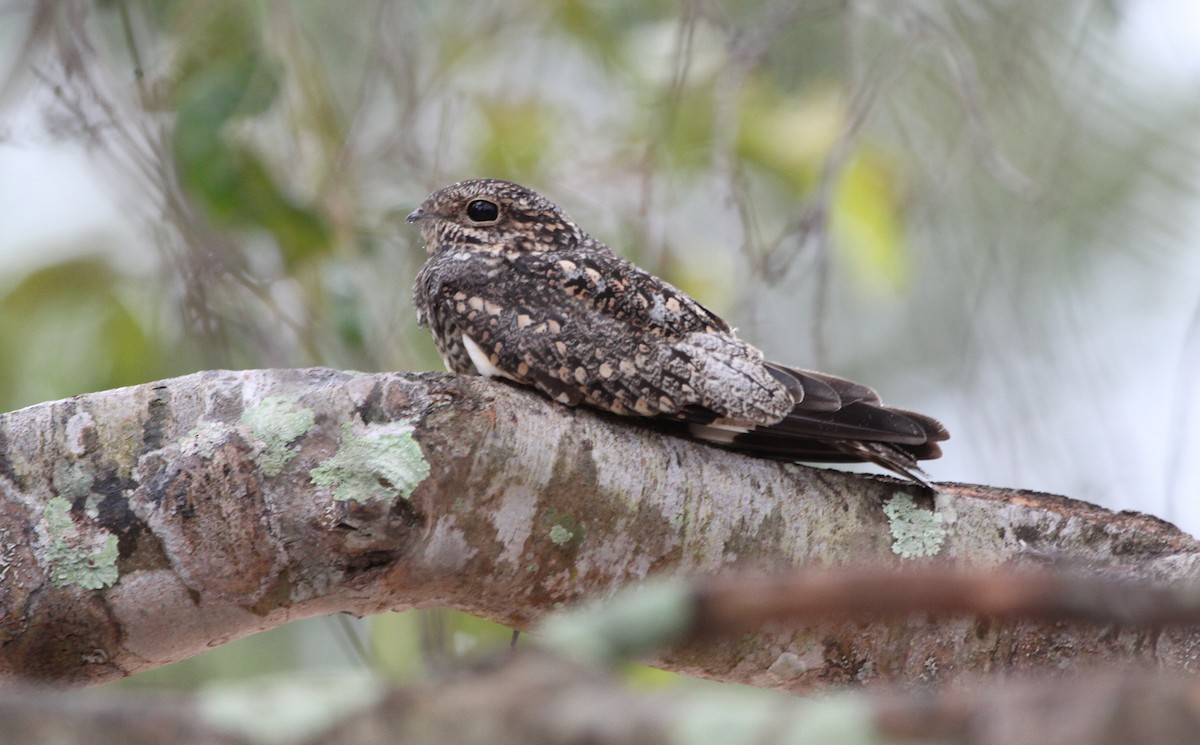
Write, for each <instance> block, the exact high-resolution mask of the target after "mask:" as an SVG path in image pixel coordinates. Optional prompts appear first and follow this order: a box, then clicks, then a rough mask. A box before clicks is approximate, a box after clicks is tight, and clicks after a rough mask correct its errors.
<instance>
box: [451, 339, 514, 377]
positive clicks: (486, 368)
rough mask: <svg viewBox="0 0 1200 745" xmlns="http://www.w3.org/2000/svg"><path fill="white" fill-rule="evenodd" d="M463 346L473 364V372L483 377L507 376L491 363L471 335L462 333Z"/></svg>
mask: <svg viewBox="0 0 1200 745" xmlns="http://www.w3.org/2000/svg"><path fill="white" fill-rule="evenodd" d="M462 340H463V346H464V347H466V348H467V355H468V356H469V357H470V358H471V364H473V365H475V372H477V373H479V374H480V375H482V376H483V377H485V378H507V377H508V376H507V375H505V374H504V371H503V370H501V369H500V368H498V367H496V366H495V365H493V364H492V361H491V360H489V359H488V356H487V355H486V354H484V353H483V350H482V349H480V348H479V345H478V344H476V343H475V340H474V339H472V338H471V337H469V336H467V335H466V334H463V338H462Z"/></svg>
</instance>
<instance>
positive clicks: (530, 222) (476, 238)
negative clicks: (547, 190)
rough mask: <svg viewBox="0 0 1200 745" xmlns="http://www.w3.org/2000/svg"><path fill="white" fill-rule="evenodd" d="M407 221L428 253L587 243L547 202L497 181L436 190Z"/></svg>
mask: <svg viewBox="0 0 1200 745" xmlns="http://www.w3.org/2000/svg"><path fill="white" fill-rule="evenodd" d="M405 219H406V220H407V221H408V222H411V223H416V224H417V226H418V227H419V228H420V229H421V238H422V239H423V240H424V241H425V250H426V251H427V252H428V253H430V254H434V253H437V252H438V251H440V250H442V249H443V248H446V247H449V246H456V247H468V246H477V247H480V248H484V249H494V250H498V249H500V248H505V247H509V248H514V249H518V250H528V251H553V250H555V249H559V248H564V247H567V246H571V245H574V244H576V243H578V242H579V241H580V240H581V239H582V238H583V231H582V230H581V229H580V228H579V226H578V225H576V224H575V223H573V222H572V221H571V219H570V218H569V217H567V216H566V215H565V214H564V213H563V211H562V210H560V209H559V208H558V206H557V205H555V204H554V203H553V202H551V201H550V200H549V199H546V198H545V197H543V196H542V195H541V194H538V193H537V192H536V191H533V190H532V189H527V188H525V187H524V186H521V185H519V184H514V183H512V182H509V181H501V180H499V179H468V180H467V181H459V182H458V183H457V184H451V185H450V186H447V187H445V188H444V189H438V190H437V191H435V192H434V193H432V194H430V195H429V197H428V198H427V199H426V200H425V201H424V202H422V203H421V206H420V207H418V208H417V209H415V210H413V211H412V213H411V214H409V216H408V217H407V218H405Z"/></svg>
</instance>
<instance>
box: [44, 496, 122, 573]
mask: <svg viewBox="0 0 1200 745" xmlns="http://www.w3.org/2000/svg"><path fill="white" fill-rule="evenodd" d="M42 520H43V521H44V523H45V526H46V532H47V533H48V534H49V536H50V545H49V546H48V547H47V549H46V558H47V559H48V560H49V562H50V567H51V574H50V579H51V581H52V582H53V583H54V586H55V587H69V586H72V585H73V586H76V587H82V588H83V589H85V590H100V589H103V588H105V587H108V586H109V585H112V584H113V583H115V582H116V581H117V576H118V575H117V537H116V536H115V535H113V534H112V533H109V532H108V531H105V530H99V529H97V530H96V532H95V533H93V534H92V535H85V534H84V533H83V532H82V531H80V530H79V527H78V526H76V525H75V521H74V520H72V519H71V503H70V502H68V501H67V500H66V499H64V498H62V497H54V498H53V499H51V500H50V501H49V502H47V503H46V508H45V511H44V512H43V515H42Z"/></svg>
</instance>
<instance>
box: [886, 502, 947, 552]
mask: <svg viewBox="0 0 1200 745" xmlns="http://www.w3.org/2000/svg"><path fill="white" fill-rule="evenodd" d="M883 514H885V515H887V518H888V525H889V527H890V528H891V531H892V538H893V539H894V540H893V541H892V553H895V554H899V555H900V556H902V557H903V558H905V559H919V558H922V557H926V556H934V555H936V554H937V553H938V552H939V551H941V550H942V545H943V544H944V543H945V542H946V528H945V526H944V525H943V524H942V516H941V514H939V513H938V512H936V511H930V510H927V509H923V508H921V507H918V506H917V503H916V502H914V501H913V498H912V497H911V496H909V495H908V494H897V495H896V496H894V497H892V498H891V499H889V500H888V501H887V504H885V505H884V507H883Z"/></svg>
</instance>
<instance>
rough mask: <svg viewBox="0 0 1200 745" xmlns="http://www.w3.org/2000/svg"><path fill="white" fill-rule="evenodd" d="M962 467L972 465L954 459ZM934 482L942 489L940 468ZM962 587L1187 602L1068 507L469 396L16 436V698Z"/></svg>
mask: <svg viewBox="0 0 1200 745" xmlns="http://www.w3.org/2000/svg"><path fill="white" fill-rule="evenodd" d="M952 446H955V447H969V446H970V444H969V443H965V442H964V443H952ZM935 465H936V464H935ZM936 561H950V562H953V563H955V564H957V565H959V566H963V567H970V568H982V569H987V568H995V567H1000V566H1006V567H1016V568H1020V567H1022V566H1030V565H1039V566H1040V565H1044V564H1045V563H1047V562H1052V561H1053V562H1065V563H1067V564H1069V565H1070V566H1079V567H1086V568H1088V569H1089V570H1093V571H1100V572H1101V573H1103V574H1105V575H1107V576H1112V577H1114V578H1119V579H1123V580H1132V581H1146V582H1174V581H1179V580H1189V579H1195V578H1196V574H1197V568H1196V567H1197V543H1196V541H1195V540H1194V539H1192V538H1191V537H1189V536H1187V535H1185V534H1183V533H1182V532H1180V531H1179V530H1178V529H1176V528H1174V527H1173V526H1171V525H1169V524H1167V523H1164V522H1162V521H1160V520H1157V519H1155V518H1152V517H1148V516H1145V515H1140V514H1135V513H1113V512H1110V511H1107V510H1103V509H1100V508H1098V507H1095V506H1092V505H1088V504H1085V503H1081V502H1077V501H1073V500H1070V499H1066V498H1063V497H1057V496H1052V495H1047V494H1037V493H1031V492H1020V491H1012V490H1005V489H995V488H990V487H981V486H969V485H960V484H943V485H939V491H938V494H937V495H936V497H929V496H927V495H923V494H922V493H921V492H920V490H919V489H916V488H915V487H914V486H912V485H910V484H906V483H902V482H899V481H896V480H894V479H890V478H885V477H874V476H865V475H861V474H848V473H840V472H836V471H831V470H819V469H813V468H807V467H803V466H795V465H785V464H779V463H773V462H766V461H759V460H754V459H750V458H746V457H744V456H740V455H737V454H734V453H729V452H725V451H722V450H719V449H715V448H712V447H708V446H705V445H701V444H696V443H691V442H688V441H685V440H681V439H677V438H674V437H671V436H668V435H665V434H662V433H659V432H656V431H653V430H650V429H647V428H644V427H639V426H633V425H631V424H629V423H627V422H624V421H620V420H617V419H615V418H613V417H608V416H603V415H598V414H595V413H592V412H589V411H583V410H573V409H569V408H566V407H563V406H559V405H556V404H553V403H551V402H548V401H546V400H545V399H543V398H541V397H540V396H537V395H536V394H531V393H528V392H525V391H521V390H516V389H514V388H512V387H509V386H506V385H503V384H498V383H494V382H491V381H487V380H484V379H480V378H464V377H455V376H448V375H440V374H436V375H435V374H399V373H381V374H362V373H350V372H338V371H333V370H326V369H312V370H256V371H245V372H226V371H214V372H203V373H197V374H194V375H189V376H186V377H182V378H176V379H172V380H166V381H161V382H157V383H150V384H146V385H141V386H134V387H130V388H123V389H118V390H112V391H104V392H100V393H95V394H88V395H82V396H77V397H74V398H71V399H68V400H64V401H56V402H50V403H45V404H39V405H37V406H32V407H29V408H26V409H22V410H19V411H15V412H11V413H8V414H5V415H0V674H3V675H6V676H10V677H18V676H19V677H23V678H27V679H38V680H45V681H55V682H73V683H92V682H101V681H106V680H112V679H115V678H119V677H122V676H126V675H129V674H132V673H135V672H138V671H139V670H145V669H148V668H152V667H155V666H158V665H162V664H165V663H168V662H172V661H174V660H178V659H181V658H184V657H187V656H189V655H193V654H196V653H198V652H201V651H203V650H205V649H207V648H209V647H212V646H214V645H217V644H220V643H223V642H226V641H229V640H232V639H235V638H238V637H241V636H245V635H247V634H251V633H254V632H256V631H260V630H263V629H266V628H270V627H273V626H277V625H279V624H282V623H286V622H287V621H291V620H294V619H298V618H303V617H307V616H314V615H319V614H328V613H334V612H348V613H353V614H355V615H366V614H371V613H378V612H381V611H384V610H389V609H407V608H413V607H432V606H444V607H451V608H457V609H461V610H464V611H468V612H470V613H474V614H477V615H480V616H483V617H486V618H490V619H493V620H496V621H499V622H502V623H506V624H510V625H512V626H514V627H517V628H525V627H526V626H527V625H529V624H530V623H531V622H532V621H533V620H534V619H536V618H538V617H539V616H541V615H542V614H544V613H545V612H547V611H549V610H551V609H553V608H554V607H556V606H558V605H560V604H563V603H570V602H572V601H575V600H577V599H580V598H582V597H585V596H605V595H607V594H609V593H610V592H612V591H614V590H615V589H616V588H618V587H620V586H622V585H626V584H628V583H631V582H636V581H638V580H641V579H643V578H644V577H646V576H647V575H650V574H652V573H674V574H711V573H715V572H718V571H720V570H723V569H728V568H730V567H732V566H735V565H736V566H738V567H740V568H743V569H745V568H755V569H779V568H782V567H793V566H815V567H828V566H841V565H852V564H863V563H868V562H869V563H872V564H875V565H885V566H906V565H913V564H923V563H928V562H936ZM1198 647H1200V633H1196V632H1194V631H1192V630H1189V629H1187V628H1182V627H1180V628H1171V629H1166V630H1163V629H1133V628H1124V627H1119V626H1107V627H1099V628H1098V627H1097V626H1095V625H1091V626H1087V625H1073V624H1065V623H1054V622H1043V623H1028V622H1020V621H997V620H994V619H987V618H967V619H949V620H939V619H932V618H929V617H925V616H922V617H908V618H905V619H902V620H899V621H877V622H872V623H870V624H864V623H859V622H838V621H830V622H811V623H800V624H798V625H795V626H788V627H787V628H782V627H777V626H768V627H767V628H766V629H765V630H763V631H761V632H759V633H755V634H750V635H744V636H741V637H738V638H725V639H715V640H713V639H708V640H703V641H702V642H701V641H695V642H693V643H690V644H687V645H685V646H683V647H679V648H675V649H673V650H671V651H670V652H668V653H666V654H665V655H664V656H662V657H661V658H659V659H657V660H655V664H659V665H662V666H664V667H667V668H670V669H674V670H678V671H681V672H686V673H691V674H696V675H702V676H705V677H711V678H717V679H721V680H726V681H736V682H743V683H752V684H757V685H763V686H770V687H776V688H783V689H788V690H796V691H799V690H808V689H812V688H814V687H821V686H826V685H830V684H835V685H836V684H846V683H864V684H871V683H874V682H876V681H904V682H920V681H953V680H956V679H958V678H961V677H962V676H964V675H971V674H979V673H987V672H998V671H1015V670H1030V669H1037V668H1045V667H1051V668H1055V669H1058V668H1063V667H1071V666H1076V665H1080V664H1083V663H1088V662H1096V661H1100V660H1103V661H1107V662H1110V663H1111V662H1114V661H1115V662H1122V663H1128V662H1132V661H1140V662H1144V663H1148V664H1150V665H1152V666H1155V667H1159V668H1168V669H1177V670H1189V671H1190V670H1193V669H1194V668H1195V667H1196V663H1195V659H1196V657H1197V653H1198V652H1200V648H1198Z"/></svg>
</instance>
